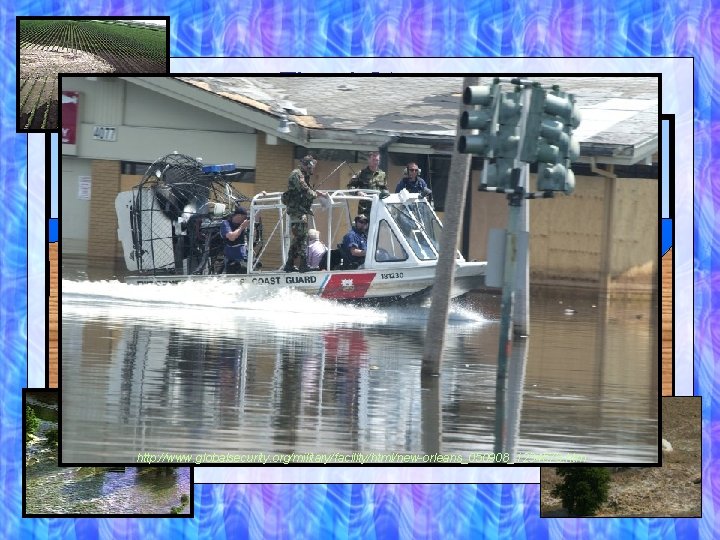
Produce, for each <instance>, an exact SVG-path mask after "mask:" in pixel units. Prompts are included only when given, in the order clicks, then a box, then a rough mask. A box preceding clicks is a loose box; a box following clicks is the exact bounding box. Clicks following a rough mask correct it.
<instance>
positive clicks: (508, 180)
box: [480, 157, 520, 189]
mask: <svg viewBox="0 0 720 540" xmlns="http://www.w3.org/2000/svg"><path fill="white" fill-rule="evenodd" d="M485 163H488V162H485ZM484 180H485V183H484V184H482V183H481V184H480V186H481V189H483V188H485V187H493V188H500V189H515V188H517V187H518V182H519V180H520V169H518V168H514V161H513V160H512V159H508V158H502V157H501V158H497V159H496V160H495V162H494V163H489V164H488V165H487V174H486V176H485V178H484Z"/></svg>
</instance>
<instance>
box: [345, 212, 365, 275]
mask: <svg viewBox="0 0 720 540" xmlns="http://www.w3.org/2000/svg"><path fill="white" fill-rule="evenodd" d="M367 230H368V218H367V217H365V214H360V215H359V216H357V217H356V218H355V224H354V225H353V227H352V229H350V232H349V233H347V234H346V235H345V236H344V237H343V241H342V244H341V247H340V250H341V251H342V256H343V264H344V265H345V266H346V267H348V268H357V267H358V266H359V265H361V264H363V263H364V262H365V255H366V254H367Z"/></svg>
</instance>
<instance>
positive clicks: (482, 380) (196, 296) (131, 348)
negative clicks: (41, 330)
mask: <svg viewBox="0 0 720 540" xmlns="http://www.w3.org/2000/svg"><path fill="white" fill-rule="evenodd" d="M213 287H219V285H213V284H203V285H202V286H198V285H197V284H192V287H186V286H185V285H172V286H162V285H143V286H134V287H133V286H127V285H123V284H120V283H118V282H113V281H110V282H87V281H82V282H71V281H63V289H62V290H63V304H62V311H63V313H62V318H63V329H62V351H63V355H62V388H63V393H62V399H63V408H62V415H63V418H62V420H63V424H62V428H63V429H62V451H63V463H64V464H73V463H83V462H93V463H102V462H113V463H118V462H122V463H132V462H135V460H136V459H137V456H138V454H139V453H141V452H172V453H179V454H187V456H186V457H187V462H192V461H193V460H195V458H196V457H197V455H198V454H204V453H209V452H215V453H226V454H239V453H244V454H248V453H254V452H261V451H262V452H265V453H273V454H274V453H279V454H290V453H292V452H295V453H305V452H315V453H317V452H348V453H350V452H354V451H357V452H377V453H388V452H399V453H413V454H433V453H444V454H460V455H462V456H463V457H464V459H467V458H468V456H469V454H470V453H471V452H488V453H490V452H493V451H494V450H496V449H502V450H503V451H508V452H511V453H512V460H515V461H517V462H519V461H520V459H518V458H519V457H524V458H525V459H526V460H530V459H533V458H537V456H547V455H549V454H548V453H549V452H552V453H553V455H554V456H555V458H554V459H550V460H541V461H542V462H558V461H559V460H560V459H561V456H565V455H567V454H576V455H580V456H583V457H584V458H586V459H587V460H589V461H591V462H595V463H599V462H637V463H655V462H657V440H658V439H657V436H658V435H657V408H658V401H657V395H658V394H657V391H658V386H657V385H658V372H657V358H654V357H652V355H651V350H652V342H653V340H655V339H656V328H655V326H654V325H652V324H651V322H650V317H649V314H650V313H651V311H652V309H654V307H653V306H652V305H651V304H650V303H649V302H648V303H638V304H616V305H610V304H607V303H603V302H600V301H599V300H598V299H597V298H594V297H581V296H575V297H566V298H563V299H562V300H559V299H558V298H533V299H532V300H531V318H532V320H531V328H532V331H533V334H532V336H531V337H530V338H529V339H526V340H522V341H521V342H518V343H516V345H515V346H514V352H516V353H517V354H516V355H515V354H514V355H513V358H512V359H511V361H510V362H509V366H508V372H507V373H508V378H507V381H506V385H503V386H502V390H503V391H504V395H503V396H499V395H498V393H497V392H496V390H497V384H496V383H497V381H496V374H497V359H496V354H497V343H498V330H499V328H498V327H499V324H498V323H497V321H498V318H499V314H498V313H497V311H498V309H499V307H498V306H499V301H498V299H497V298H493V297H491V296H488V295H475V296H471V297H469V298H467V299H466V300H465V302H464V303H463V304H456V305H455V306H454V307H453V308H452V311H451V316H450V323H449V328H448V337H447V343H446V348H445V354H444V363H443V373H442V375H441V377H439V378H435V382H433V381H426V380H424V379H422V378H421V377H420V368H421V359H422V353H423V347H424V341H423V340H424V328H425V324H426V317H427V308H423V307H413V308H400V307H399V308H369V307H357V306H350V305H338V304H334V303H330V302H326V301H322V300H317V299H313V298H308V297H306V296H303V295H298V294H294V293H281V294H275V295H272V294H269V293H268V292H267V291H265V292H263V293H262V294H261V295H257V293H254V292H253V291H250V290H242V289H239V290H234V291H228V290H226V289H215V288H213ZM560 301H562V302H563V304H560V303H559V302H560ZM569 305H572V309H573V313H572V314H566V312H565V310H566V309H568V307H567V306H569ZM500 404H504V408H502V407H499V406H498V405H500ZM503 409H504V410H503ZM496 418H497V419H498V422H499V424H497V425H496ZM227 459H229V458H227ZM206 461H207V459H206Z"/></svg>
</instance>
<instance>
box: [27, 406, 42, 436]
mask: <svg viewBox="0 0 720 540" xmlns="http://www.w3.org/2000/svg"><path fill="white" fill-rule="evenodd" d="M39 426H40V419H39V418H38V417H37V416H35V411H33V410H32V409H31V408H30V406H26V407H25V440H26V441H28V440H30V435H34V434H35V432H36V431H37V428H38V427H39Z"/></svg>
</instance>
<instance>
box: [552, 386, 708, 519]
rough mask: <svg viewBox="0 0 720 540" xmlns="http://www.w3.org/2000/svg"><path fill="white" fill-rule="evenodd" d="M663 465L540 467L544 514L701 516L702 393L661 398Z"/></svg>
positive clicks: (659, 443) (659, 446)
mask: <svg viewBox="0 0 720 540" xmlns="http://www.w3.org/2000/svg"><path fill="white" fill-rule="evenodd" d="M658 452H659V453H660V454H661V455H662V457H661V462H662V465H661V466H659V467H657V466H653V467H634V466H632V465H631V464H624V465H623V466H614V467H541V468H540V517H543V518H556V517H669V518H677V517H702V505H701V502H702V408H701V398H700V397H664V398H662V437H661V439H660V441H658Z"/></svg>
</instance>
